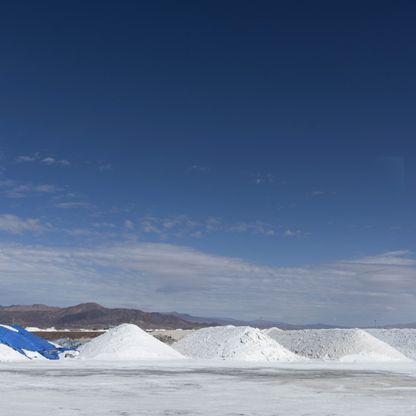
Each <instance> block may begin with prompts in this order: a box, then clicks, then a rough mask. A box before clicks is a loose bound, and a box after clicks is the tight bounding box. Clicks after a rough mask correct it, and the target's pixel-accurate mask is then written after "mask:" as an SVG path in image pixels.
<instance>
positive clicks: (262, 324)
mask: <svg viewBox="0 0 416 416" xmlns="http://www.w3.org/2000/svg"><path fill="white" fill-rule="evenodd" d="M170 315H173V316H176V317H178V318H180V319H183V320H186V321H188V322H195V323H197V324H207V323H208V324H211V325H235V326H241V325H244V326H246V325H248V326H253V327H255V328H271V327H278V328H281V329H329V328H340V327H339V326H337V327H335V326H331V325H326V324H320V323H316V324H305V325H293V324H287V323H285V322H279V321H269V320H264V319H256V320H253V321H243V320H238V319H231V318H215V317H200V316H192V315H188V314H186V313H178V312H171V313H170Z"/></svg>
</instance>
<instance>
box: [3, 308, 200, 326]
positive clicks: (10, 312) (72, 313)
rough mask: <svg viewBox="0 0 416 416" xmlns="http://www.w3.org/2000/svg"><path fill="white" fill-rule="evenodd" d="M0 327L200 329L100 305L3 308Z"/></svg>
mask: <svg viewBox="0 0 416 416" xmlns="http://www.w3.org/2000/svg"><path fill="white" fill-rule="evenodd" d="M0 323H3V324H17V325H22V326H25V327H27V326H33V327H38V328H50V327H55V328H57V329H80V328H85V329H104V328H108V327H112V326H115V325H119V324H122V323H133V324H136V325H138V326H140V327H141V328H143V329H156V328H165V329H175V328H183V329H188V328H195V327H200V326H201V325H199V324H196V323H193V322H188V321H185V320H183V319H181V318H180V317H177V316H173V315H169V314H161V313H156V312H143V311H141V310H138V309H123V308H106V307H104V306H101V305H98V304H97V303H83V304H80V305H76V306H71V307H68V308H58V307H53V306H47V305H30V306H27V305H13V306H6V307H4V306H0Z"/></svg>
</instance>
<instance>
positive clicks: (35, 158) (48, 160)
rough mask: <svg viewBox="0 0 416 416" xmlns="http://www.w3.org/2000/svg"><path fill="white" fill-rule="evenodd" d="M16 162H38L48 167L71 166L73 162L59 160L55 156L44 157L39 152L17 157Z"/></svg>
mask: <svg viewBox="0 0 416 416" xmlns="http://www.w3.org/2000/svg"><path fill="white" fill-rule="evenodd" d="M15 161H16V162H17V163H33V162H37V163H40V164H42V165H46V166H54V165H55V166H71V162H69V161H68V160H66V159H59V158H56V157H54V156H50V155H49V156H42V155H41V154H40V153H39V152H36V153H34V154H31V155H20V156H17V157H16V159H15Z"/></svg>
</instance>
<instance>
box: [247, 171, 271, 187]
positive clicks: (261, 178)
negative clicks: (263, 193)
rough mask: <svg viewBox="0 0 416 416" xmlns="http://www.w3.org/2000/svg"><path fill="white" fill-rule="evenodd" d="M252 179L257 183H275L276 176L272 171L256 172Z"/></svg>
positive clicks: (252, 181)
mask: <svg viewBox="0 0 416 416" xmlns="http://www.w3.org/2000/svg"><path fill="white" fill-rule="evenodd" d="M250 181H251V183H254V184H256V185H261V184H266V183H273V182H274V181H275V178H274V176H273V175H272V174H271V173H254V174H252V175H251V179H250Z"/></svg>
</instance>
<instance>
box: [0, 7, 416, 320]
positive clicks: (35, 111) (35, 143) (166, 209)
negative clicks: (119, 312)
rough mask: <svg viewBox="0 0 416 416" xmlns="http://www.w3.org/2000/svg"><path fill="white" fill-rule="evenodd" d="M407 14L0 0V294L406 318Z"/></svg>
mask: <svg viewBox="0 0 416 416" xmlns="http://www.w3.org/2000/svg"><path fill="white" fill-rule="evenodd" d="M363 3H364V4H363ZM414 12H415V6H414V5H413V4H412V2H410V1H398V2H394V3H393V2H383V1H382V2H380V1H378V2H371V1H368V2H354V1H353V2H343V3H340V2H336V3H335V2H324V1H318V2H314V3H313V4H312V2H302V1H298V2H292V3H291V4H289V3H284V2H267V1H261V2H257V3H256V4H254V3H252V2H244V1H243V2H242V1H239V2H233V1H229V2H226V4H224V2H216V1H211V2H198V3H196V2H188V1H178V2H173V1H169V2H163V1H155V2H151V3H149V4H138V3H137V2H128V1H127V2H123V3H122V4H117V5H115V4H114V3H112V2H105V1H103V2H93V1H88V2H76V1H75V2H71V3H67V4H57V3H56V2H45V1H41V2H36V4H34V3H32V2H25V1H22V2H18V3H15V4H7V5H3V6H2V12H1V13H0V35H1V36H0V39H1V41H0V56H1V66H0V89H1V95H0V152H1V153H0V155H1V159H0V242H1V247H0V254H1V257H0V289H1V290H0V304H11V303H34V302H42V303H48V304H62V305H66V304H72V303H77V302H81V301H87V300H89V301H97V302H102V303H104V304H106V305H109V306H134V307H138V308H144V309H146V310H163V311H171V310H179V311H183V312H190V313H194V314H208V315H228V316H233V317H236V318H238V317H243V318H258V317H260V316H261V317H264V318H270V319H276V320H286V321H289V322H306V321H312V320H313V321H323V322H328V323H334V322H339V323H340V324H341V323H342V324H352V325H354V324H366V323H368V322H370V323H371V322H373V320H374V319H378V320H379V321H385V322H406V321H411V320H412V319H413V320H414V317H413V316H412V311H413V309H412V305H414V304H415V303H414V302H415V300H416V299H415V297H416V261H415V256H414V251H415V237H414V236H415V230H416V228H415V225H416V223H415V215H414V212H416V210H415V208H416V194H415V186H416V185H415V184H416V169H415V166H416V163H415V158H416V146H415V139H414V137H415V130H416V127H415V122H414V113H415V103H414V96H415V92H416V91H415V89H416V78H415V73H416V51H415V47H414V45H415V41H416V28H415V26H414V24H413V16H414ZM121 259H122V260H121ZM341 276H342V277H341Z"/></svg>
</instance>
